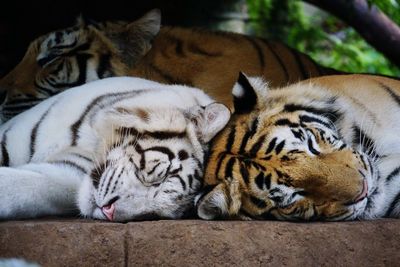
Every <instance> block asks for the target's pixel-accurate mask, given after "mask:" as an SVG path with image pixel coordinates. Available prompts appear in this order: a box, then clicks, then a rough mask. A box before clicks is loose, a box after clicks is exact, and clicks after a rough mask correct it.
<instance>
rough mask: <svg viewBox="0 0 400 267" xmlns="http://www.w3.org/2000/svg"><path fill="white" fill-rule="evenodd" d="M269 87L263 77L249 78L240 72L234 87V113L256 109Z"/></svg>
mask: <svg viewBox="0 0 400 267" xmlns="http://www.w3.org/2000/svg"><path fill="white" fill-rule="evenodd" d="M267 89H268V88H267V86H266V83H265V82H264V81H263V80H262V79H261V78H248V77H247V76H246V75H245V74H244V73H242V72H240V73H239V77H238V80H237V82H236V83H235V85H234V86H233V89H232V96H233V105H234V109H235V111H234V114H246V113H250V112H252V111H253V110H254V109H256V108H257V106H258V104H260V102H261V101H262V99H260V98H263V97H264V96H265V93H266V92H267Z"/></svg>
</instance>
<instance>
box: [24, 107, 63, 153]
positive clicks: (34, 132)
mask: <svg viewBox="0 0 400 267" xmlns="http://www.w3.org/2000/svg"><path fill="white" fill-rule="evenodd" d="M56 103H57V102H54V103H53V104H51V106H50V107H49V108H48V109H47V110H46V112H44V113H43V115H42V116H41V117H40V119H39V121H38V122H37V123H36V124H35V126H34V127H33V128H32V131H31V140H30V146H29V148H30V154H29V160H30V159H32V157H33V154H35V146H36V138H37V133H38V130H39V127H40V125H41V124H42V122H43V121H44V119H45V118H46V116H47V115H48V114H49V112H50V110H51V109H52V108H53V106H54V105H55V104H56Z"/></svg>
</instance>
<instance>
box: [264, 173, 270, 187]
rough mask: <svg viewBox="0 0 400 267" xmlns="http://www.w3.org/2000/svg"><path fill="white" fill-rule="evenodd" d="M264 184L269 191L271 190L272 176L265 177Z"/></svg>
mask: <svg viewBox="0 0 400 267" xmlns="http://www.w3.org/2000/svg"><path fill="white" fill-rule="evenodd" d="M264 183H265V186H266V187H267V189H270V188H271V174H270V173H268V174H267V176H265V177H264Z"/></svg>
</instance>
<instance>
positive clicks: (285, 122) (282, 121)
mask: <svg viewBox="0 0 400 267" xmlns="http://www.w3.org/2000/svg"><path fill="white" fill-rule="evenodd" d="M274 125H275V126H289V127H292V128H296V127H299V126H300V125H299V124H298V123H294V122H291V121H290V120H288V119H279V120H277V121H275V123H274Z"/></svg>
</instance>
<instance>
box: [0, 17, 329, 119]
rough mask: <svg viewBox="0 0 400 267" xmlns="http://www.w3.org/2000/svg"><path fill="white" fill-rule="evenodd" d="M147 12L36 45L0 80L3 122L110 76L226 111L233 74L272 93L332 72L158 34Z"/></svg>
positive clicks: (206, 39)
mask: <svg viewBox="0 0 400 267" xmlns="http://www.w3.org/2000/svg"><path fill="white" fill-rule="evenodd" d="M159 30H160V14H159V12H158V11H151V12H149V13H148V14H146V15H145V16H143V17H142V18H140V19H139V20H137V21H134V22H132V23H125V22H105V23H99V24H90V25H89V24H86V23H83V22H80V23H78V24H77V25H76V26H74V27H72V28H68V29H63V30H59V31H55V32H52V33H49V34H47V35H44V36H41V37H39V38H37V39H36V40H34V41H33V42H32V43H31V44H30V46H29V48H28V50H27V52H26V54H25V57H24V58H23V59H22V61H21V62H20V63H19V64H18V65H17V66H16V67H15V69H14V70H12V71H11V72H10V73H9V74H8V75H6V76H5V77H4V78H3V79H2V80H1V81H0V93H1V94H0V102H1V103H3V108H2V112H1V114H2V116H3V120H4V121H6V120H8V119H10V118H12V117H13V116H15V115H16V114H18V113H20V112H22V111H23V110H26V109H28V108H30V107H32V106H33V105H35V104H37V103H39V102H40V101H42V100H43V99H46V98H48V97H49V96H52V95H55V94H57V93H59V92H62V91H63V90H66V89H68V88H71V87H74V86H78V85H80V84H83V83H86V82H88V81H93V80H97V79H101V78H105V77H110V76H137V77H142V78H146V79H150V80H155V81H158V82H162V83H168V84H185V85H188V86H194V87H197V88H201V89H203V90H204V91H205V92H206V93H207V94H208V95H210V96H211V97H213V98H214V99H216V101H218V102H221V103H223V104H225V105H227V106H228V107H232V99H231V94H230V90H231V88H232V86H233V84H234V83H235V81H236V77H237V74H238V73H239V71H244V72H246V73H248V74H249V75H258V76H263V77H264V78H265V79H267V80H269V81H270V83H271V85H273V86H284V85H286V84H288V83H292V82H296V81H298V80H302V79H306V78H309V77H314V76H320V75H324V74H328V73H333V72H334V71H333V70H332V69H328V68H324V67H322V66H319V65H318V64H316V63H315V62H314V61H313V60H311V59H310V58H309V57H308V56H306V55H305V54H302V53H300V52H298V51H295V50H293V49H290V48H288V47H287V46H285V45H283V44H282V43H278V42H272V41H267V40H264V39H260V38H255V37H249V36H245V35H240V34H235V33H225V32H212V31H207V30H200V29H185V28H179V27H162V28H161V30H160V31H159Z"/></svg>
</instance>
